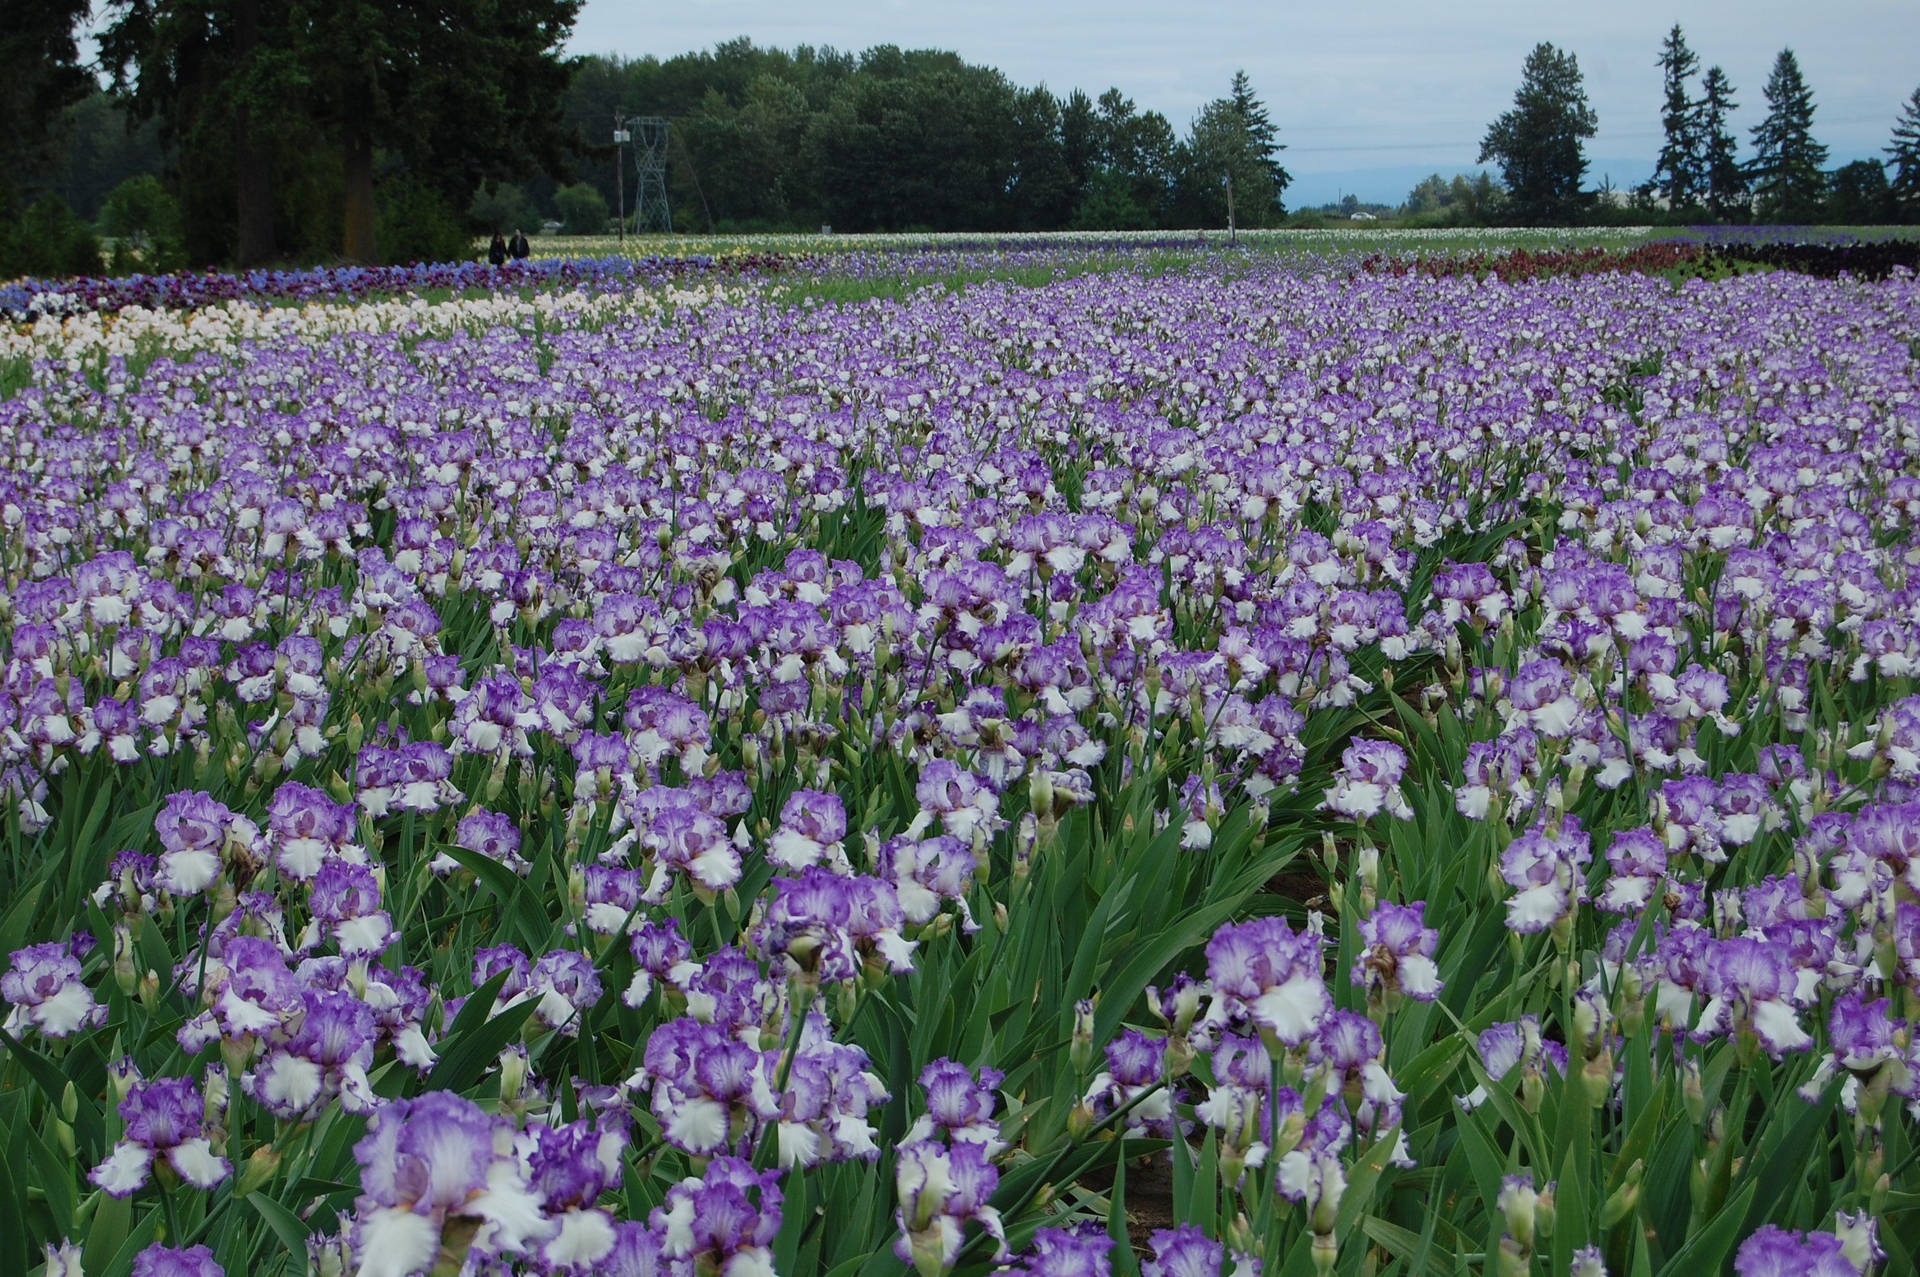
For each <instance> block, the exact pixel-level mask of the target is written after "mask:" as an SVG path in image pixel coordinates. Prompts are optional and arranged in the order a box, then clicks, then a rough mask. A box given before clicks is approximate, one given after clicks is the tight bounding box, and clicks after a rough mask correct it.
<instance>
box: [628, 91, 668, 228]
mask: <svg viewBox="0 0 1920 1277" xmlns="http://www.w3.org/2000/svg"><path fill="white" fill-rule="evenodd" d="M626 125H627V128H628V129H629V130H630V131H631V132H632V135H633V158H634V178H633V180H634V199H633V218H634V221H633V225H634V229H635V230H636V231H641V232H645V231H671V230H672V229H673V209H672V207H671V206H670V205H669V204H668V203H667V131H668V129H669V128H670V127H671V126H670V125H669V124H668V123H667V118H666V117H665V116H663V115H635V116H630V117H628V119H627V121H626Z"/></svg>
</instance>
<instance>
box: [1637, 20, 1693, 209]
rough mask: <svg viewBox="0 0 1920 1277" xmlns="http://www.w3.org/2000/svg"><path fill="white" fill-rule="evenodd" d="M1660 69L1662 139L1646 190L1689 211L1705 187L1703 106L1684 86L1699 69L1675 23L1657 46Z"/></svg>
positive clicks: (1676, 206)
mask: <svg viewBox="0 0 1920 1277" xmlns="http://www.w3.org/2000/svg"><path fill="white" fill-rule="evenodd" d="M1659 66H1660V72H1661V77H1662V84H1663V86H1664V88H1665V91H1666V101H1665V103H1664V104H1663V105H1662V106H1661V108H1660V128H1661V133H1662V136H1663V138H1664V140H1663V141H1662V142H1661V145H1660V157H1659V158H1658V159H1657V160H1655V161H1654V165H1653V177H1652V178H1651V179H1649V180H1648V183H1647V188H1648V190H1650V191H1651V192H1653V193H1655V194H1657V195H1660V196H1662V197H1664V198H1665V199H1666V201H1667V204H1668V206H1669V207H1671V208H1692V207H1693V206H1695V205H1696V204H1698V203H1700V200H1701V197H1702V196H1703V195H1704V194H1705V186H1706V181H1705V174H1704V172H1703V171H1702V170H1703V168H1704V166H1705V158H1706V156H1705V152H1706V145H1705V139H1704V138H1703V137H1702V131H1701V106H1702V103H1701V102H1699V101H1696V100H1695V99H1694V97H1693V96H1692V93H1691V91H1690V90H1689V88H1688V83H1687V82H1688V81H1689V80H1691V79H1692V78H1693V73H1694V72H1695V71H1698V70H1699V69H1700V59H1699V58H1698V57H1697V56H1696V55H1695V54H1694V52H1693V50H1692V49H1690V48H1688V47H1687V37H1686V34H1685V33H1684V32H1683V31H1681V29H1680V24H1679V23H1677V22H1676V23H1674V24H1673V30H1671V31H1669V32H1667V39H1666V42H1665V43H1664V44H1662V45H1661V46H1660V62H1659Z"/></svg>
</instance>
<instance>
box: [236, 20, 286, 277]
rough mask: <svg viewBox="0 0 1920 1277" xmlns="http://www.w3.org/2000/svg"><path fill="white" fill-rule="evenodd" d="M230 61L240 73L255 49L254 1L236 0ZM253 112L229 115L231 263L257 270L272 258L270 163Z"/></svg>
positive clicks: (244, 108) (246, 108) (243, 108)
mask: <svg viewBox="0 0 1920 1277" xmlns="http://www.w3.org/2000/svg"><path fill="white" fill-rule="evenodd" d="M235 18H236V21H235V24H234V46H235V47H234V54H235V57H234V61H235V63H236V65H238V66H240V67H242V68H244V67H245V66H246V65H247V64H248V62H250V61H251V60H252V58H253V56H254V53H255V51H256V50H257V49H258V48H259V47H260V5H259V0H241V3H240V4H239V5H238V6H236V8H235ZM260 132H261V131H260V130H259V129H258V128H256V127H255V126H254V123H253V108H252V105H251V104H250V103H247V102H244V101H243V102H241V104H240V105H239V107H238V108H237V109H236V110H235V111H234V116H233V161H234V182H233V188H234V201H235V209H234V212H235V214H236V217H235V222H236V226H235V230H236V237H237V240H238V243H237V244H236V245H235V247H234V260H235V262H236V263H237V264H238V265H240V266H258V265H260V264H261V263H262V262H270V261H272V260H273V258H274V257H275V255H276V254H275V247H274V240H273V161H272V157H271V156H270V154H269V153H268V151H267V148H266V147H264V146H262V145H261V144H260Z"/></svg>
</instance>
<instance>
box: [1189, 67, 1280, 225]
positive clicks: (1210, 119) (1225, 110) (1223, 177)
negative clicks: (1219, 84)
mask: <svg viewBox="0 0 1920 1277" xmlns="http://www.w3.org/2000/svg"><path fill="white" fill-rule="evenodd" d="M1246 89H1247V85H1246V77H1245V76H1244V75H1236V76H1235V77H1234V85H1233V93H1232V94H1230V95H1229V96H1227V97H1224V98H1215V99H1214V100H1213V101H1211V102H1209V103H1207V104H1206V105H1205V106H1203V107H1201V108H1200V113H1199V114H1198V115H1196V116H1195V117H1194V119H1193V124H1192V126H1191V127H1190V128H1189V129H1188V131H1187V139H1186V141H1185V142H1184V143H1182V144H1181V148H1180V157H1179V162H1178V169H1179V175H1180V180H1179V192H1180V194H1179V201H1180V209H1179V210H1178V211H1179V212H1180V214H1181V217H1182V220H1183V221H1185V220H1186V219H1189V218H1190V219H1192V221H1191V222H1189V223H1188V224H1197V225H1202V226H1206V225H1214V226H1220V225H1231V226H1264V225H1266V224H1268V222H1269V221H1272V220H1277V218H1278V217H1279V216H1280V214H1281V211H1282V210H1281V205H1280V187H1279V183H1278V180H1277V179H1276V178H1275V176H1274V169H1275V167H1276V166H1275V165H1274V163H1273V152H1274V149H1275V147H1274V145H1273V142H1272V128H1273V126H1272V123H1271V121H1267V120H1265V119H1264V116H1265V111H1264V110H1263V109H1261V108H1260V105H1259V103H1258V101H1257V100H1253V99H1251V95H1250V94H1248V93H1246V92H1245V90H1246ZM1249 103H1251V105H1250V106H1249ZM1263 124H1264V126H1265V131H1264V133H1263V131H1262V125H1263Z"/></svg>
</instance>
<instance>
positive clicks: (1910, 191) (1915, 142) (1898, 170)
mask: <svg viewBox="0 0 1920 1277" xmlns="http://www.w3.org/2000/svg"><path fill="white" fill-rule="evenodd" d="M1887 154H1888V155H1889V156H1890V157H1891V158H1890V159H1889V160H1888V161H1887V164H1888V166H1889V167H1891V168H1892V169H1893V181H1892V182H1891V183H1889V186H1890V187H1891V189H1892V193H1893V204H1894V208H1895V209H1896V210H1897V211H1898V212H1899V214H1900V216H1901V217H1902V218H1904V219H1905V220H1907V221H1909V222H1911V221H1920V89H1915V90H1914V91H1913V96H1912V97H1910V98H1908V99H1907V103H1906V106H1905V107H1904V108H1902V110H1901V112H1900V118H1899V119H1898V120H1897V121H1895V122H1894V126H1893V144H1892V145H1891V146H1889V147H1887Z"/></svg>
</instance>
